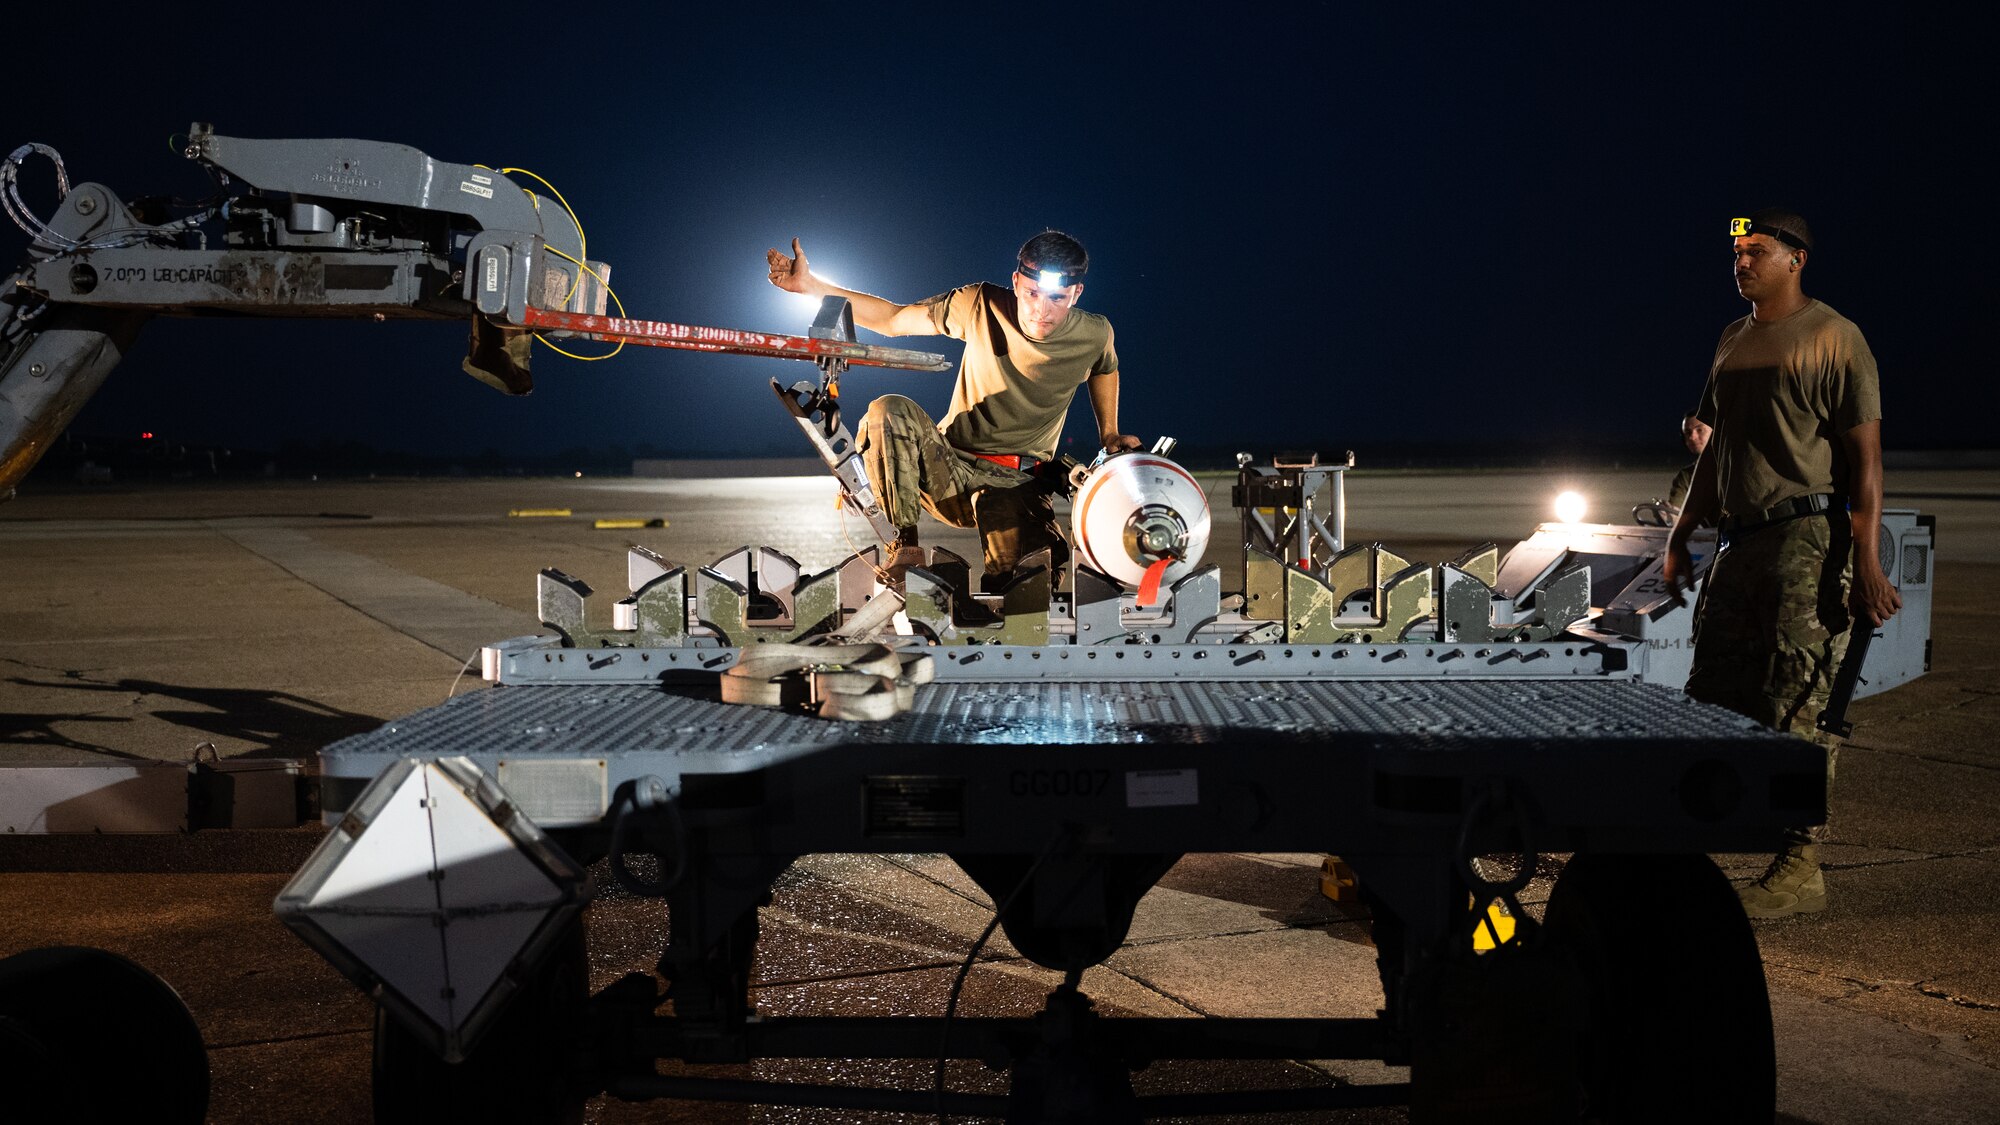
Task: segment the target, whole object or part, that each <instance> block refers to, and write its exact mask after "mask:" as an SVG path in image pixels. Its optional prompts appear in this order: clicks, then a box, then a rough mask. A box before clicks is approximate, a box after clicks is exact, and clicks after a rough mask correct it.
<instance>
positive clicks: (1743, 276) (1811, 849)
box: [1665, 209, 1902, 918]
mask: <svg viewBox="0 0 2000 1125" xmlns="http://www.w3.org/2000/svg"><path fill="white" fill-rule="evenodd" d="M1729 233H1730V236H1731V237H1732V239H1733V240H1734V243H1733V250H1732V253H1733V255H1734V259H1735V270H1736V289H1737V292H1738V293H1740V294H1741V295H1742V296H1743V298H1744V299H1745V300H1747V301H1749V302H1750V315H1749V316H1746V317H1744V318H1743V319H1741V320H1738V321H1737V322H1735V323H1734V324H1731V325H1730V326H1729V327H1728V328H1726V329H1724V330H1723V332H1722V340H1721V342H1720V343H1719V344H1718V345H1717V346H1716V350H1715V362H1714V364H1713V366H1712V367H1711V368H1710V370H1709V376H1708V384H1707V386H1706V388H1705V389H1704V390H1703V391H1702V395H1701V403H1700V405H1699V406H1698V407H1697V408H1696V409H1695V412H1694V416H1695V418H1696V419H1697V420H1699V421H1701V422H1703V423H1705V424H1707V425H1710V426H1713V427H1714V434H1713V436H1712V438H1711V439H1710V441H1709V443H1708V446H1707V449H1706V450H1705V451H1704V452H1703V453H1702V454H1701V455H1700V457H1699V459H1698V460H1697V461H1696V464H1695V471H1694V475H1693V480H1692V481H1691V482H1690V485H1689V489H1688V494H1687V497H1686V503H1685V505H1684V506H1683V507H1682V509H1681V514H1680V518H1679V519H1678V520H1677V521H1676V522H1675V524H1674V529H1673V531H1672V533H1671V534H1670V535H1669V536H1668V540H1667V554H1666V559H1665V572H1666V578H1667V581H1668V582H1669V583H1670V584H1673V585H1675V586H1681V585H1685V584H1686V583H1687V582H1688V580H1689V578H1690V577H1691V575H1692V574H1693V564H1692V562H1691V560H1690V558H1689V556H1688V549H1687V543H1688V537H1689V535H1690V534H1692V533H1693V531H1694V529H1695V528H1697V527H1700V526H1701V525H1702V524H1703V522H1704V521H1713V522H1715V523H1716V526H1717V528H1718V530H1719V532H1720V534H1721V539H1722V541H1723V543H1724V547H1723V549H1722V551H1721V553H1720V554H1719V555H1718V556H1717V557H1716V560H1715V563H1714V565H1713V566H1712V567H1711V568H1710V570H1709V575H1708V581H1707V583H1706V584H1705V586H1704V587H1703V589H1702V593H1701V604H1700V606H1699V608H1698V610H1697V613H1696V618H1695V651H1694V667H1693V671H1692V672H1691V673H1690V674H1689V676H1688V685H1687V691H1688V694H1689V695H1691V696H1693V697H1694V698H1696V699H1700V700H1704V701H1706V702H1709V703H1718V704H1721V705H1722V706H1724V707H1728V708H1730V709H1731V710H1733V711H1737V712H1740V713H1742V714H1744V715H1748V716H1750V717H1751V718H1753V719H1756V720H1758V721H1760V722H1762V723H1765V724H1766V725H1769V726H1771V727H1774V728H1776V729H1778V730H1782V731H1789V732H1791V733H1793V734H1796V735H1798V736H1799V737H1801V738H1805V739H1808V740H1811V741H1813V742H1816V743H1819V744H1820V745H1822V746H1824V747H1826V749H1827V780H1828V784H1829V786H1830V785H1831V783H1832V779H1833V771H1834V761H1835V751H1836V750H1837V749H1838V740H1836V739H1834V738H1833V737H1832V736H1830V735H1826V734H1824V733H1823V732H1821V731H1819V730H1818V728H1817V727H1816V725H1815V720H1816V719H1817V718H1818V717H1819V713H1820V711H1821V710H1823V709H1824V708H1825V706H1826V704H1827V699H1828V695H1829V692H1830V690H1831V687H1832V682H1833V674H1834V672H1835V670H1836V669H1837V668H1838V667H1839V665H1840V660H1841V656H1842V655H1843V654H1844V653H1845V651H1846V648H1847V635H1848V628H1849V625H1850V623H1852V622H1857V621H1858V622H1859V623H1860V624H1861V625H1862V626H1863V627H1866V628H1873V627H1875V626H1878V625H1881V624H1882V623H1883V622H1886V621H1888V620H1889V618H1890V617H1892V616H1894V615H1895V613H1896V611H1897V610H1898V609H1900V608H1901V607H1902V599H1901V598H1900V596H1899V595H1898V594H1897V593H1896V590H1895V588H1894V587H1892V586H1891V585H1889V580H1888V578H1887V577H1886V576H1885V575H1884V574H1883V573H1882V566H1881V562H1880V560H1879V556H1878V555H1877V553H1876V548H1877V539H1878V535H1879V530H1880V528H1881V522H1882V422H1881V418H1882V408H1881V392H1880V388H1879V386H1878V376H1877V373H1876V368H1875V357H1874V355H1873V354H1871V353H1870V352H1869V350H1868V343H1867V341H1866V340H1864V339H1863V338H1862V335H1861V330H1860V329H1859V328H1856V327H1855V326H1854V323H1853V322H1852V321H1850V320H1848V319H1847V318H1845V317H1843V316H1841V315H1840V314H1839V313H1836V312H1834V311H1833V310H1832V309H1831V308H1828V307H1827V306H1826V305H1825V304H1822V303H1821V302H1819V301H1816V300H1813V299H1811V298H1809V297H1807V296H1806V295H1805V293H1804V291H1803V289H1802V287H1801V278H1802V275H1803V273H1804V270H1805V266H1806V262H1807V260H1808V259H1809V258H1810V256H1811V254H1812V247H1813V239H1812V234H1811V231H1810V229H1809V228H1808V227H1807V226H1806V222H1805V220H1804V219H1803V218H1801V217H1799V216H1798V215H1796V214H1794V213H1792V212H1790V211H1784V210H1776V209H1768V210H1763V211H1758V212H1755V213H1753V214H1752V215H1751V216H1749V217H1748V218H1740V219H1734V220H1731V222H1730V231H1729ZM1739 893H1740V895H1741V897H1742V900H1743V906H1744V910H1745V911H1746V912H1747V913H1749V915H1750V916H1751V917H1753V918H1777V917H1783V916H1786V915H1790V914H1796V913H1806V912H1811V911H1816V910H1822V909H1824V908H1825V907H1826V881H1825V878H1824V876H1823V875H1822V874H1821V872H1820V868H1819V857H1818V852H1817V848H1816V845H1815V844H1814V843H1813V837H1812V835H1811V834H1810V833H1808V832H1806V831H1804V830H1796V831H1794V832H1793V833H1792V834H1791V840H1790V842H1789V844H1788V846H1787V847H1786V848H1785V850H1784V851H1782V852H1780V853H1779V854H1778V855H1777V856H1776V857H1775V858H1774V859H1773V860H1772V862H1771V865H1770V867H1769V868H1768V869H1767V870H1766V871H1765V872H1764V874H1763V876H1761V877H1760V878H1758V879H1757V880H1756V881H1755V882H1752V883H1751V884H1750V885H1748V886H1746V887H1744V888H1742V890H1741V891H1740V892H1739Z"/></svg>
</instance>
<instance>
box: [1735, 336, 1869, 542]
mask: <svg viewBox="0 0 2000 1125" xmlns="http://www.w3.org/2000/svg"><path fill="white" fill-rule="evenodd" d="M1695 417H1697V418H1699V419H1701V420H1702V421H1704V422H1706V423H1708V424H1709V425H1711V426H1714V427H1715V434H1714V435H1713V436H1712V437H1710V438H1709V439H1708V453H1709V455H1711V456H1713V457H1715V458H1716V462H1715V472H1716V485H1717V492H1718V494H1719V495H1720V497H1721V500H1722V514H1723V515H1725V516H1739V517H1743V516H1752V515H1755V514H1756V513H1758V512H1761V511H1764V510H1765V509H1767V508H1771V507H1774V506H1776V505H1778V504H1780V503H1783V502H1784V501H1786V500H1790V499H1791V498H1792V497H1794V496H1806V495H1809V494H1811V493H1815V492H1835V493H1844V492H1846V491H1847V485H1848V480H1847V473H1848V470H1847V465H1846V458H1845V455H1844V453H1843V450H1842V448H1841V443H1840V435H1841V434H1844V433H1846V432H1847V431H1848V430H1851V429H1853V428H1854V427H1856V426H1859V425H1863V424H1865V423H1868V422H1874V421H1877V420H1879V419H1880V418H1881V417H1882V394H1881V388H1880V386H1879V383H1878V378H1877V374H1876V370H1875V356H1874V354H1873V353H1871V352H1870V351H1869V350H1868V341H1866V340H1864V339H1862V337H1861V330H1860V329H1859V328H1856V327H1855V326H1854V322H1853V321H1851V320H1848V319H1847V318H1846V317H1844V316H1841V315H1840V314H1839V313H1837V312H1834V311H1833V310H1832V309H1830V308H1828V307H1827V306H1826V305H1824V304H1822V303H1821V302H1819V301H1807V302H1806V307H1805V308H1802V309H1800V310H1799V311H1797V312H1795V313H1793V314H1791V315H1790V316H1787V317H1784V318H1783V319H1781V320H1775V321H1772V322H1770V323H1768V324H1764V323H1760V322H1758V321H1757V320H1756V319H1755V318H1754V317H1748V316H1746V317H1744V318H1743V319H1742V320H1739V321H1737V322H1736V323H1734V324H1732V325H1730V326H1729V327H1728V328H1725V329H1723V330H1722V342H1721V343H1719V344H1717V345H1716V348H1715V364H1714V366H1713V367H1711V368H1710V369H1709V374H1708V386H1707V387H1706V388H1704V389H1703V390H1702V393H1701V405H1700V406H1699V407H1697V408H1696V409H1695Z"/></svg>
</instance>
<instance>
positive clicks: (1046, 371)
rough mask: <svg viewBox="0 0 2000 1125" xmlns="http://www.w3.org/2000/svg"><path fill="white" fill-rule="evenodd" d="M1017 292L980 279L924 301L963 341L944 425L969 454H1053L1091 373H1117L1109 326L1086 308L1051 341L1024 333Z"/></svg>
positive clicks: (1073, 313) (942, 326) (944, 329)
mask: <svg viewBox="0 0 2000 1125" xmlns="http://www.w3.org/2000/svg"><path fill="white" fill-rule="evenodd" d="M1016 303H1017V302H1016V301H1015V298H1014V292H1013V290H1011V289H1003V288H1001V287H1000V286H998V285H992V284H989V283H987V282H974V283H973V284H971V285H965V286H961V287H959V288H957V289H954V290H952V291H951V292H949V293H940V294H938V295H937V296H935V297H932V298H931V299H930V300H928V301H925V302H923V305H924V308H925V309H926V310H927V311H928V312H929V313H930V317H931V324H932V325H933V326H935V327H936V328H937V330H938V333H939V334H940V335H944V336H950V337H952V338H953V339H956V340H964V341H965V356H964V358H962V359H960V360H959V363H958V382H957V384H956V385H955V386H953V387H952V391H951V411H950V412H949V413H947V414H946V415H945V417H944V421H942V422H940V423H938V429H939V430H940V431H942V432H943V433H944V437H945V440H946V441H948V442H950V443H951V444H952V445H953V446H955V447H957V448H959V449H963V450H965V451H967V452H968V453H1027V454H1031V455H1033V456H1035V457H1038V458H1041V459H1043V460H1046V459H1048V458H1051V457H1054V456H1055V453H1056V443H1057V441H1058V440H1059V439H1060V438H1061V437H1062V426H1063V416H1064V415H1066V414H1067V413H1069V404H1070V402H1071V401H1072V400H1074V399H1075V398H1076V389H1077V388H1078V387H1080V386H1082V385H1083V382H1084V380H1086V379H1088V378H1089V377H1090V376H1092V375H1104V374H1113V373H1116V372H1117V370H1118V353H1117V352H1116V351H1115V350H1113V348H1112V346H1111V322H1110V321H1108V320H1106V319H1104V318H1103V317H1101V316H1099V315H1097V314H1096V313H1087V312H1084V311H1083V310H1082V309H1071V310H1070V314H1069V315H1068V316H1066V317H1064V318H1063V322H1062V323H1061V324H1060V325H1058V326H1057V327H1056V330H1055V332H1054V333H1053V334H1051V335H1050V336H1049V338H1048V339H1046V340H1035V339H1031V338H1029V336H1028V334H1027V333H1025V332H1023V331H1021V323H1020V318H1019V316H1018V315H1017V314H1016V311H1015V305H1016Z"/></svg>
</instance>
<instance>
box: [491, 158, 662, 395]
mask: <svg viewBox="0 0 2000 1125" xmlns="http://www.w3.org/2000/svg"><path fill="white" fill-rule="evenodd" d="M473 167H475V168H485V169H486V170H487V171H488V172H498V173H499V174H501V175H503V176H511V175H513V174H514V173H516V172H519V173H520V174H522V175H523V176H527V177H528V178H529V179H532V180H534V181H535V182H536V183H538V184H540V185H542V186H543V187H545V188H547V189H549V194H550V195H553V196H555V197H556V202H557V203H560V204H562V209H563V210H564V211H566V212H568V213H569V221H570V222H571V224H573V225H574V226H575V227H576V251H577V253H578V254H579V255H580V257H577V258H571V257H570V256H569V255H568V254H565V253H563V252H562V251H560V250H558V249H556V248H555V247H553V246H550V245H548V244H547V243H546V242H545V243H543V244H542V249H544V250H547V251H548V252H549V253H551V254H554V255H555V256H556V257H558V258H566V259H568V260H569V261H572V262H575V263H576V264H577V265H578V266H581V267H582V268H583V272H585V273H587V274H589V275H590V276H592V277H594V278H597V283H598V284H599V285H602V286H604V291H605V292H606V293H607V294H609V295H610V296H611V300H612V302H613V303H614V304H616V305H617V306H618V315H619V316H621V317H622V316H624V315H625V302H623V301H620V300H619V299H618V291H617V290H615V289H613V288H611V283H610V282H608V281H606V280H604V277H603V275H601V274H599V273H598V272H597V271H596V270H594V269H591V268H590V264H589V263H588V262H585V261H583V260H582V259H584V258H588V257H590V240H589V239H588V238H587V237H585V236H584V233H583V220H582V219H579V218H577V217H576V208H574V207H571V206H570V205H569V200H567V199H564V198H563V193H562V192H559V191H557V190H556V186H555V185H554V184H552V183H550V182H548V181H547V180H545V179H543V178H541V177H540V176H537V175H535V174H534V173H533V172H530V171H528V170H527V169H526V168H491V167H488V166H487V165H484V164H475V165H473ZM521 193H522V194H523V195H526V196H527V197H528V201H529V202H530V203H532V204H534V207H535V210H537V211H540V210H541V209H542V201H541V198H540V197H539V196H537V195H536V194H535V193H534V192H532V191H529V190H528V189H527V188H522V189H521ZM582 284H583V279H582V278H581V277H578V278H576V279H574V280H572V281H571V282H570V287H569V292H567V293H565V294H563V303H564V304H568V303H569V299H570V298H571V297H574V296H576V289H577V286H579V285H582ZM535 339H537V340H540V341H541V342H542V345H543V346H544V347H546V348H548V349H549V350H550V351H553V352H555V353H556V354H557V355H563V356H568V357H569V358H571V359H578V360H582V361H583V362H585V363H595V362H597V361H598V360H601V359H610V358H611V357H612V356H614V355H617V354H618V353H619V352H622V351H624V350H625V341H623V340H620V341H618V346H617V347H615V348H612V349H611V350H610V351H608V352H605V353H604V354H603V355H578V354H576V353H575V352H572V351H566V350H564V349H563V348H561V347H558V346H556V345H555V344H553V343H550V342H549V338H548V337H546V336H544V335H542V334H541V333H540V332H537V333H535Z"/></svg>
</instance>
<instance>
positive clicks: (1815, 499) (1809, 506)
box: [1715, 492, 1847, 538]
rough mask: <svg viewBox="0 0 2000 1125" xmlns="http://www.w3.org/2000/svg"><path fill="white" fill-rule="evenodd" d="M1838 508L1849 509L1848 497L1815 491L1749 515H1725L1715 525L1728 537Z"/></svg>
mask: <svg viewBox="0 0 2000 1125" xmlns="http://www.w3.org/2000/svg"><path fill="white" fill-rule="evenodd" d="M1836 508H1838V509H1839V510H1840V511H1843V512H1844V511H1846V510H1847V499H1846V497H1843V496H1835V495H1834V494H1832V493H1830V492H1815V493H1812V494H1811V495H1808V496H1794V497H1792V498H1791V499H1790V500H1787V501H1785V502H1784V503H1782V504H1778V505H1775V506H1773V507H1769V508H1766V509H1764V510H1763V511H1761V512H1752V513H1750V514H1749V515H1747V516H1724V517H1722V520H1721V522H1719V523H1717V524H1716V525H1715V527H1716V530H1717V531H1719V532H1720V533H1721V534H1722V535H1723V536H1724V537H1725V538H1726V537H1729V536H1733V535H1741V534H1743V533H1744V532H1746V531H1756V530H1757V529H1758V528H1763V527H1769V526H1771V525H1772V524H1774V523H1784V522H1785V521H1786V520H1795V519H1798V518H1799V517H1801V516H1812V515H1818V514H1819V513H1821V512H1828V511H1833V510H1834V509H1836Z"/></svg>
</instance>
